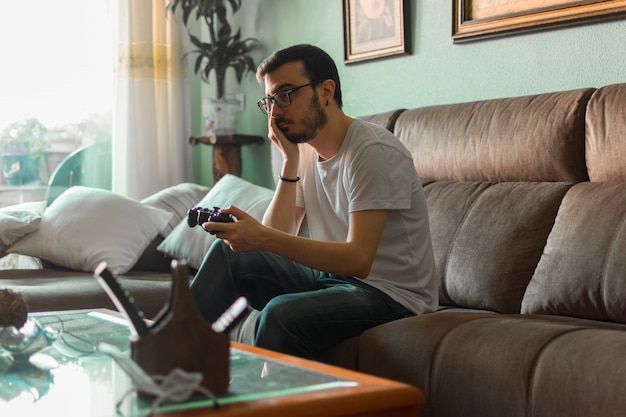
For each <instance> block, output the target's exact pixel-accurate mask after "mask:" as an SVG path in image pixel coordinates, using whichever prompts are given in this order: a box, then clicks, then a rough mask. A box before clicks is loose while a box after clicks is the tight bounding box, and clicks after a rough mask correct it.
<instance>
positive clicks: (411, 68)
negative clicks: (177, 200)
mask: <svg viewBox="0 0 626 417" xmlns="http://www.w3.org/2000/svg"><path fill="white" fill-rule="evenodd" d="M342 4H343V2H342V1H337V0H335V1H330V0H318V1H311V0H246V1H245V2H244V5H243V7H242V8H241V10H240V11H239V12H238V13H237V15H236V16H235V21H236V22H237V24H238V25H240V26H242V30H243V36H253V37H256V38H258V39H260V40H261V41H262V50H260V51H258V52H257V58H258V61H260V60H261V59H263V58H264V57H265V56H266V55H268V54H270V53H271V52H272V51H274V50H276V49H279V48H283V47H286V46H289V45H292V44H296V43H313V44H316V45H318V46H320V47H321V48H323V49H325V50H326V51H327V52H328V53H330V54H331V56H333V57H335V59H336V62H337V64H338V67H339V74H340V76H341V79H342V88H343V95H344V110H345V111H346V113H348V114H350V115H353V116H359V115H366V114H372V113H378V112H382V111H387V110H391V109H395V108H400V107H405V108H411V107H419V106H425V105H433V104H444V103H454V102H463V101H473V100H481V99H489V98H496V97H510V96H517V95H525V94H536V93H543V92H549V91H559V90H566V89H574V88H582V87H599V86H602V85H606V84H612V83H621V82H626V20H615V21H612V22H604V23H595V24H585V25H579V26H574V27H569V28H561V29H553V30H546V31H540V32H535V33H530V34H523V35H515V36H508V37H504V38H499V39H490V40H483V41H478V42H471V43H466V44H457V45H455V44H453V43H452V40H451V37H450V35H451V27H452V0H423V1H411V9H410V11H409V19H410V25H411V35H410V36H411V46H412V48H411V49H412V50H411V55H408V56H401V57H392V58H387V59H382V60H377V61H366V62H363V63H358V64H352V65H345V64H344V63H343V20H342V19H343V13H342ZM193 82H194V83H195V84H193V85H192V90H196V91H195V92H196V94H194V97H193V99H194V100H195V101H194V103H193V105H192V108H195V109H197V112H196V113H199V111H200V107H199V97H200V94H202V95H203V96H204V97H209V96H210V95H211V86H206V85H202V84H201V83H199V82H198V81H197V80H194V81H193ZM198 91H201V92H200V94H197V92H198ZM227 91H229V92H231V93H233V94H234V93H237V92H240V91H243V92H244V93H245V95H246V103H245V104H246V108H245V110H244V112H243V113H242V115H241V120H240V123H239V127H240V129H239V130H240V132H241V133H247V134H260V135H262V136H265V135H266V134H267V127H266V117H265V116H264V115H263V114H262V113H261V112H260V111H259V110H258V108H257V107H256V100H257V99H258V98H260V97H262V96H263V86H262V85H259V84H258V83H257V82H256V80H255V79H254V76H253V74H250V75H248V76H247V77H246V78H245V80H244V82H243V83H242V85H241V86H238V85H237V84H236V83H235V82H234V77H233V79H232V80H230V84H229V86H227ZM194 117H195V119H194V133H196V134H199V132H201V131H202V127H201V126H202V122H201V119H200V117H199V116H198V115H194ZM194 153H195V155H194V156H195V161H194V164H195V165H194V168H195V172H196V179H198V178H199V175H200V173H199V172H198V167H199V166H201V171H202V173H203V175H204V174H206V173H207V172H208V173H209V174H210V170H211V168H210V151H208V152H207V150H201V151H195V152H194ZM201 153H202V155H199V154H201ZM242 153H243V158H244V162H243V173H242V177H244V178H246V179H248V180H250V181H252V182H255V183H257V184H260V185H264V186H268V187H273V186H274V179H273V176H272V174H271V169H270V147H269V143H266V144H265V145H261V146H257V145H252V146H248V147H245V148H243V150H242ZM209 181H210V179H208V178H206V175H205V178H204V180H203V181H202V182H204V183H207V182H209Z"/></svg>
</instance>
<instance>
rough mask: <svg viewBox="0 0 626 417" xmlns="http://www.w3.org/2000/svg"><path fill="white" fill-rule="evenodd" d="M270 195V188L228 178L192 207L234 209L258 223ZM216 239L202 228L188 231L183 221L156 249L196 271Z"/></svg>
mask: <svg viewBox="0 0 626 417" xmlns="http://www.w3.org/2000/svg"><path fill="white" fill-rule="evenodd" d="M273 195H274V191H273V190H270V189H269V188H264V187H260V186H258V185H255V184H252V183H250V182H248V181H246V180H244V179H241V178H239V177H237V176H235V175H232V174H227V175H224V176H223V177H222V179H220V180H219V181H218V182H217V183H216V184H215V185H214V186H213V188H211V191H209V192H208V194H207V195H206V196H205V197H204V198H203V199H202V200H200V202H198V203H197V204H195V206H202V207H206V208H213V207H214V206H217V207H220V208H225V207H228V206H230V205H233V206H237V207H238V208H240V209H241V210H243V211H245V212H246V213H248V214H249V215H251V216H252V217H254V218H255V219H257V220H259V221H261V220H262V219H263V214H265V210H267V207H268V206H269V204H270V201H272V197H273ZM190 208H191V207H190ZM215 239H216V237H215V236H214V235H212V234H210V233H208V232H206V231H205V230H204V229H202V228H201V227H198V226H196V227H193V228H191V227H189V226H188V225H187V218H186V217H185V218H184V219H183V220H182V221H181V222H180V223H179V224H178V226H176V227H175V228H174V230H173V231H172V233H170V234H169V236H168V237H166V238H165V240H164V241H163V242H162V243H161V244H160V245H159V246H158V247H157V249H158V250H160V251H161V252H164V253H166V254H167V255H169V256H171V257H172V258H174V259H184V260H186V261H187V264H188V265H189V266H190V267H192V268H195V269H198V268H199V267H200V264H201V263H202V260H203V259H204V255H205V254H206V252H207V251H208V250H209V247H211V244H212V243H213V241H215Z"/></svg>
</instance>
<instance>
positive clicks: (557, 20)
mask: <svg viewBox="0 0 626 417" xmlns="http://www.w3.org/2000/svg"><path fill="white" fill-rule="evenodd" d="M453 9H454V10H453V16H452V18H453V22H452V40H453V42H454V43H461V42H468V41H474V40H480V39H486V38H493V37H496V36H505V35H511V34H518V33H525V32H530V31H536V30H540V29H547V28H554V27H563V26H571V25H574V24H580V23H590V22H597V21H604V20H609V19H618V18H621V19H623V18H625V17H626V0H588V1H580V0H516V1H493V0H454V4H453Z"/></svg>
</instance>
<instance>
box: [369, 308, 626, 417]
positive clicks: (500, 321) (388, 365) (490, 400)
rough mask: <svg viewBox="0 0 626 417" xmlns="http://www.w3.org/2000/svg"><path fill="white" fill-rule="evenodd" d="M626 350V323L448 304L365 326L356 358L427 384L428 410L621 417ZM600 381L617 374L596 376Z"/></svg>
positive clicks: (375, 370)
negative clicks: (497, 311)
mask: <svg viewBox="0 0 626 417" xmlns="http://www.w3.org/2000/svg"><path fill="white" fill-rule="evenodd" d="M599 341H602V342H601V343H600V342H599ZM624 351H626V332H625V331H624V330H623V327H622V326H619V325H614V326H613V328H607V327H605V326H604V325H601V326H599V327H595V326H594V323H593V322H591V321H586V320H575V319H571V318H570V319H567V318H565V319H563V320H560V319H558V318H556V317H546V316H522V315H503V314H486V313H473V312H458V313H455V312H444V313H431V314H424V315H421V316H416V317H410V318H407V319H402V320H397V321H394V322H391V323H387V324H384V325H381V326H377V327H375V328H373V329H370V330H367V331H366V332H364V333H363V334H362V335H361V336H360V340H359V359H358V363H359V371H361V372H366V373H372V374H374V375H379V376H382V377H386V378H390V379H395V380H399V381H404V382H408V383H410V384H413V385H415V386H417V387H418V388H420V389H422V390H423V392H424V393H425V395H426V398H427V399H428V400H427V402H426V404H425V405H424V408H423V409H422V410H421V411H420V416H422V415H423V416H453V415H454V416H457V415H463V416H469V417H471V416H476V417H491V416H493V417H496V416H498V417H500V416H507V417H516V416H519V417H526V416H528V415H533V416H546V417H547V416H555V415H602V416H615V417H617V416H620V415H622V414H621V413H623V410H624V409H626V397H625V396H623V377H624V375H625V374H626V362H624V360H623V352H624ZM564 353H565V354H564ZM581 363H584V364H585V365H584V366H580V364H581ZM611 364H612V365H611ZM600 380H602V381H611V382H610V383H608V384H607V383H602V384H594V383H593V381H600ZM590 399H592V400H590ZM531 410H532V411H531Z"/></svg>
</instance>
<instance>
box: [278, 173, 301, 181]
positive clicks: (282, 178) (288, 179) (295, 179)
mask: <svg viewBox="0 0 626 417" xmlns="http://www.w3.org/2000/svg"><path fill="white" fill-rule="evenodd" d="M278 179H279V180H281V181H285V182H298V181H300V177H296V178H285V177H283V176H282V175H280V174H279V175H278Z"/></svg>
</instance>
